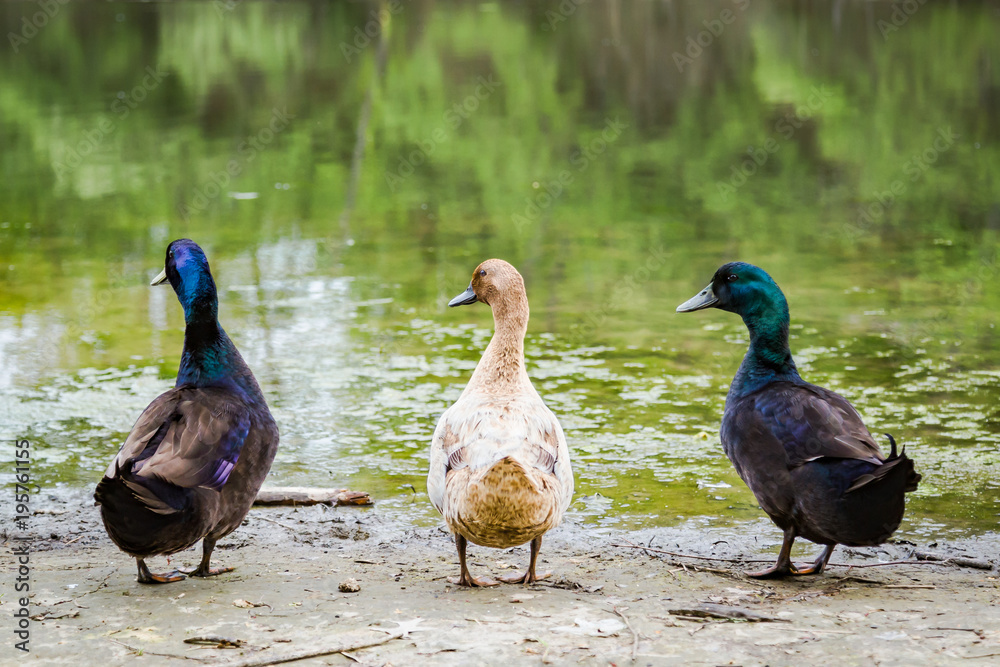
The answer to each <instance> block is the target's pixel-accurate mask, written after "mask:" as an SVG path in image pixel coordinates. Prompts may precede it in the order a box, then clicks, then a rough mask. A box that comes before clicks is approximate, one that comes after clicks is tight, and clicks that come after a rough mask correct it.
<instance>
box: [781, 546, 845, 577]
mask: <svg viewBox="0 0 1000 667" xmlns="http://www.w3.org/2000/svg"><path fill="white" fill-rule="evenodd" d="M836 546H837V545H836V544H828V545H826V547H824V549H823V552H822V553H821V554H820V555H819V558H817V559H816V560H815V561H814V562H813V564H812V565H811V566H810V567H806V568H797V567H795V566H794V565H792V574H819V573H820V572H822V571H823V569H824V568H825V567H826V564H827V563H829V562H830V556H832V555H833V550H834V548H836Z"/></svg>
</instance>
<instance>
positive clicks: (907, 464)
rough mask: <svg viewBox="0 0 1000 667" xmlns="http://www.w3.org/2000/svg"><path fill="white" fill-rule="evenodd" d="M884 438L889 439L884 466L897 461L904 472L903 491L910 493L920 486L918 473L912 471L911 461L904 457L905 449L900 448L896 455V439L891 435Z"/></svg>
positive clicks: (887, 434)
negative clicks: (887, 453)
mask: <svg viewBox="0 0 1000 667" xmlns="http://www.w3.org/2000/svg"><path fill="white" fill-rule="evenodd" d="M884 435H885V437H887V438H889V447H890V450H889V456H888V458H886V460H885V462H886V464H887V465H888V464H890V463H891V462H894V461H896V460H899V461H900V463H899V464H898V465H900V466H902V467H903V468H904V469H905V470H906V485H905V486H904V487H903V491H905V492H906V493H909V492H911V491H916V490H917V485H918V484H920V480H921V479H922V477H921V476H920V473H918V472H917V471H916V470H914V469H913V460H912V459H911V458H910V457H908V456H907V455H906V447H900V449H899V453H898V454H897V453H896V439H895V438H893V437H892V435H891V434H889V433H886V434H884Z"/></svg>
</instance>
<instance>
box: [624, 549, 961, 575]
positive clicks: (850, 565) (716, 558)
mask: <svg viewBox="0 0 1000 667" xmlns="http://www.w3.org/2000/svg"><path fill="white" fill-rule="evenodd" d="M611 546H613V547H622V548H623V549H642V550H643V551H647V552H649V551H652V552H655V553H658V554H666V555H668V556H675V557H677V558H696V559H698V560H712V561H719V562H723V563H737V564H740V563H773V562H774V560H773V559H771V560H765V559H759V558H722V557H719V556H696V555H695V554H682V553H677V552H676V551H664V550H663V549H650V548H649V547H647V546H643V545H641V544H617V543H613V544H612V545H611ZM948 561H953V562H954V559H947V560H941V561H931V560H893V561H886V562H879V563H864V564H861V565H858V564H854V563H828V564H827V567H846V568H848V569H849V570H850V569H853V568H865V567H885V566H887V565H947V564H948ZM679 564H680V563H679ZM956 564H958V563H957V562H956ZM703 569H707V568H703ZM710 571H711V570H710Z"/></svg>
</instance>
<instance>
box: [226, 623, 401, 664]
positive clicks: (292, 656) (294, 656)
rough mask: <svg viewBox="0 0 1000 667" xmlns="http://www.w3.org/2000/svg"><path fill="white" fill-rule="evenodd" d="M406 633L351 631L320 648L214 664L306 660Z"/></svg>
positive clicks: (272, 662)
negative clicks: (367, 636)
mask: <svg viewBox="0 0 1000 667" xmlns="http://www.w3.org/2000/svg"><path fill="white" fill-rule="evenodd" d="M366 632H370V631H366ZM405 634H406V631H405V630H395V631H393V632H391V633H389V634H387V635H385V636H383V637H374V638H371V639H362V638H361V637H359V636H357V635H358V633H355V636H354V637H353V638H352V637H351V636H350V635H351V633H348V634H345V635H344V636H342V637H341V638H340V639H339V640H338V641H337V642H336V643H334V644H330V645H328V646H324V647H320V648H311V649H300V650H298V651H289V652H287V653H279V654H272V655H270V656H256V657H253V658H246V659H244V660H223V661H219V662H215V663H212V664H214V665H219V666H220V667H267V665H280V664H283V663H286V662H295V661H296V660H305V659H306V658H318V657H320V656H323V655H333V654H334V653H343V652H344V651H359V650H361V649H363V648H370V647H372V646H378V645H379V644H385V643H388V642H391V641H392V640H393V639H399V638H400V637H403V636H404V635H405Z"/></svg>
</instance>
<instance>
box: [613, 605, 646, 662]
mask: <svg viewBox="0 0 1000 667" xmlns="http://www.w3.org/2000/svg"><path fill="white" fill-rule="evenodd" d="M611 611H613V612H615V613H616V614H618V615H619V616H620V617H621V619H622V620H623V621H625V627H626V628H628V631H629V632H631V633H632V662H635V656H636V654H637V653H638V652H639V633H638V632H636V631H635V628H633V627H632V623H631V622H630V621H629V620H628V616H626V615H625V614H623V613H622V612H621V610H620V609H619V608H618V607H611Z"/></svg>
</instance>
